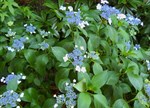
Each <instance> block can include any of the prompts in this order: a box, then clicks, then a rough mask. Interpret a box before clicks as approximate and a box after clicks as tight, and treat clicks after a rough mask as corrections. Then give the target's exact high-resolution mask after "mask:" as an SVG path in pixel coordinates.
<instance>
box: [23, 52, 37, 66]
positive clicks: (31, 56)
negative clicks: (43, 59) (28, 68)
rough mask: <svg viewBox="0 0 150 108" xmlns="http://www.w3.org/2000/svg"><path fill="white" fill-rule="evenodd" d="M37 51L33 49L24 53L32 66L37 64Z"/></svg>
mask: <svg viewBox="0 0 150 108" xmlns="http://www.w3.org/2000/svg"><path fill="white" fill-rule="evenodd" d="M37 54H38V53H37V51H35V50H32V49H27V50H25V51H24V56H25V58H26V60H27V62H28V63H30V64H31V65H32V66H33V65H34V63H35V60H36V57H37Z"/></svg>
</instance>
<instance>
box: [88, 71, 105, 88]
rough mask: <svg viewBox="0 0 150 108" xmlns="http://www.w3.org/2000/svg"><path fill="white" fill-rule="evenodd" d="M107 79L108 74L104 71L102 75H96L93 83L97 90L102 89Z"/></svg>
mask: <svg viewBox="0 0 150 108" xmlns="http://www.w3.org/2000/svg"><path fill="white" fill-rule="evenodd" d="M107 79H108V72H107V71H103V72H101V73H98V74H96V75H94V76H93V78H92V81H91V82H92V84H93V86H95V87H96V88H100V87H102V86H103V85H104V84H105V83H106V81H107Z"/></svg>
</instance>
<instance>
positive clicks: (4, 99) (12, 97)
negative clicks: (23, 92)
mask: <svg viewBox="0 0 150 108" xmlns="http://www.w3.org/2000/svg"><path fill="white" fill-rule="evenodd" d="M18 101H20V95H19V94H18V93H16V92H14V91H12V90H8V91H6V92H4V93H3V94H2V95H1V97H0V106H1V107H5V106H6V105H10V106H11V108H14V107H16V106H17V102H18Z"/></svg>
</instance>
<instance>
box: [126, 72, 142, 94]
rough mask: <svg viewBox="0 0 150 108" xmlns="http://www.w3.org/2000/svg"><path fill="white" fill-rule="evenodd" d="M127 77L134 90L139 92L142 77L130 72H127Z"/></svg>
mask: <svg viewBox="0 0 150 108" xmlns="http://www.w3.org/2000/svg"><path fill="white" fill-rule="evenodd" d="M127 75H128V78H129V81H130V82H131V84H132V85H133V86H134V88H135V89H136V90H139V91H140V90H141V89H142V88H143V79H142V77H141V76H140V75H136V74H133V73H132V72H128V73H127Z"/></svg>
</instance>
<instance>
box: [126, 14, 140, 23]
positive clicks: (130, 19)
mask: <svg viewBox="0 0 150 108" xmlns="http://www.w3.org/2000/svg"><path fill="white" fill-rule="evenodd" d="M125 20H126V21H127V22H128V23H129V24H131V25H139V24H141V23H142V22H141V20H140V19H139V18H135V17H133V16H132V15H130V14H128V15H127V17H126V19H125Z"/></svg>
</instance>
